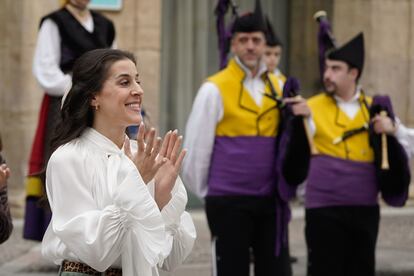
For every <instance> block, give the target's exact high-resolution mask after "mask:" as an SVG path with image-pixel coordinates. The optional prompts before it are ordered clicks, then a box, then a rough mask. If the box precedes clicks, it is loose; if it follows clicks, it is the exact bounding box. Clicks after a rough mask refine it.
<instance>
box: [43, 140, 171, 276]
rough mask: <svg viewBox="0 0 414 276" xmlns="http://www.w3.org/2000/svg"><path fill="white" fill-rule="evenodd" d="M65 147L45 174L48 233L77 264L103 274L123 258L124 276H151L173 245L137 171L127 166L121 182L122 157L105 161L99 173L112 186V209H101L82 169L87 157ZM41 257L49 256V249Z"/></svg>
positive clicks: (86, 172)
mask: <svg viewBox="0 0 414 276" xmlns="http://www.w3.org/2000/svg"><path fill="white" fill-rule="evenodd" d="M65 147H66V146H63V147H61V148H59V149H58V150H56V151H55V153H54V154H53V155H52V157H51V158H50V161H49V163H48V167H47V172H46V174H47V176H46V177H47V178H46V185H47V195H48V198H49V201H50V205H51V208H52V212H53V217H52V222H51V225H49V228H50V227H51V228H52V229H51V232H52V233H54V234H55V235H56V236H57V237H58V238H59V239H60V240H61V242H62V243H63V244H64V245H65V246H66V247H67V248H68V250H70V251H71V252H73V253H74V254H75V255H76V256H77V257H78V258H79V260H80V261H81V262H84V263H86V264H88V265H89V266H91V267H92V268H94V269H96V270H98V271H104V270H106V269H107V268H108V267H109V266H111V265H112V264H113V263H114V262H115V260H116V259H117V258H118V257H119V256H121V257H122V269H123V273H124V275H138V276H141V275H151V271H152V268H153V267H155V266H156V265H157V264H158V263H159V262H160V261H162V259H164V258H165V257H166V256H167V255H168V253H169V252H170V250H171V245H168V244H169V242H168V240H167V238H166V237H167V235H166V232H165V226H164V222H163V217H162V216H161V213H160V211H159V209H158V207H157V205H156V203H155V201H154V200H153V198H152V196H151V194H150V193H149V190H148V188H147V186H146V185H145V184H144V182H143V181H142V178H141V176H140V175H139V173H138V170H137V169H136V168H135V167H134V165H133V164H132V162H130V163H131V164H130V166H131V168H130V169H129V170H127V171H128V173H127V175H126V176H125V177H123V178H122V179H119V177H117V175H116V172H117V169H118V168H119V164H120V160H119V158H121V157H120V156H117V155H113V156H111V157H108V158H109V159H110V161H109V162H108V166H107V167H108V168H105V170H107V171H104V172H101V173H102V174H103V175H104V176H105V177H106V179H112V180H113V182H116V183H109V185H110V186H111V189H110V190H111V193H110V197H111V201H112V204H110V205H107V206H106V207H104V208H103V209H100V208H98V207H97V204H96V202H95V200H94V194H93V193H92V192H91V188H90V185H91V183H93V179H91V177H90V174H89V171H90V168H88V167H87V166H85V159H87V158H85V156H82V155H81V154H80V153H79V152H77V151H74V150H73V149H72V150H71V149H66V148H65ZM111 174H115V177H113V175H112V176H111ZM96 184H98V185H105V183H96ZM96 184H94V185H96ZM47 233H48V232H47ZM44 240H45V239H44ZM46 240H47V237H46ZM43 254H44V255H45V256H46V257H47V255H48V254H53V252H48V247H47V244H44V245H43ZM52 258H53V257H52Z"/></svg>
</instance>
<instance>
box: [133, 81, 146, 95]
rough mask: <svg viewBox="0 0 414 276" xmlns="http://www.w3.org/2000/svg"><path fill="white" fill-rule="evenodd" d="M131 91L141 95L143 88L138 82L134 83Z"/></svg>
mask: <svg viewBox="0 0 414 276" xmlns="http://www.w3.org/2000/svg"><path fill="white" fill-rule="evenodd" d="M131 93H132V94H133V95H140V96H141V95H143V94H144V90H143V89H142V87H141V85H139V84H138V83H137V84H136V85H135V87H134V88H133V89H132V91H131Z"/></svg>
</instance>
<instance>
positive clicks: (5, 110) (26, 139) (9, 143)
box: [0, 0, 58, 216]
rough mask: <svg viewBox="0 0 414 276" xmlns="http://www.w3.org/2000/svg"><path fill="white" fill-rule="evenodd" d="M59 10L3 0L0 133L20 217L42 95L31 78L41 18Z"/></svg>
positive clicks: (52, 3) (52, 4) (49, 0)
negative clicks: (28, 161) (28, 160)
mask: <svg viewBox="0 0 414 276" xmlns="http://www.w3.org/2000/svg"><path fill="white" fill-rule="evenodd" d="M57 7H58V2H57V1H56V0H42V1H31V0H20V1H13V0H3V1H2V9H0V37H1V41H0V72H1V74H0V132H1V133H2V136H3V143H4V150H3V154H4V156H5V157H6V158H7V162H8V164H9V166H10V168H11V169H12V177H11V178H10V181H9V196H10V204H11V206H12V212H13V214H14V215H15V216H21V215H22V212H23V206H24V204H23V203H24V180H25V175H26V173H27V159H28V156H29V153H30V149H31V145H32V140H33V135H34V131H35V128H36V125H37V117H38V110H39V107H40V101H41V98H42V95H43V92H42V91H41V90H40V88H39V87H38V85H37V83H36V81H35V79H34V77H33V75H32V57H33V51H34V45H35V42H36V35H37V30H38V25H39V19H40V17H41V16H42V15H44V14H46V13H47V12H50V11H51V10H52V9H55V8H57Z"/></svg>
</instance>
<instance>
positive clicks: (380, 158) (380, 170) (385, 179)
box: [369, 96, 411, 197]
mask: <svg viewBox="0 0 414 276" xmlns="http://www.w3.org/2000/svg"><path fill="white" fill-rule="evenodd" d="M369 113H370V118H374V117H375V116H376V115H380V116H388V117H390V118H391V120H392V121H393V122H394V123H395V115H394V111H393V108H392V104H391V100H390V98H389V97H388V96H375V97H374V98H373V101H372V103H371V106H370V108H369ZM369 139H370V144H371V146H372V148H373V150H374V156H375V167H376V173H377V178H378V182H379V188H380V190H381V193H382V194H383V195H385V196H391V197H392V196H398V195H402V194H404V193H407V191H408V185H409V184H410V180H411V173H410V167H409V161H408V156H407V153H406V151H405V149H404V147H403V146H402V145H401V144H400V143H399V142H398V140H397V138H396V137H395V136H394V135H387V134H385V133H382V134H377V133H375V131H374V128H373V125H372V123H371V124H370V127H369Z"/></svg>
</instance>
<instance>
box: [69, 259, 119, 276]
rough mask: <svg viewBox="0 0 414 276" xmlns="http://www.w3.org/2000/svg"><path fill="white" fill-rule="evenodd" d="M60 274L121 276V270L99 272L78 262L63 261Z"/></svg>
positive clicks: (113, 269)
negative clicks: (76, 273)
mask: <svg viewBox="0 0 414 276" xmlns="http://www.w3.org/2000/svg"><path fill="white" fill-rule="evenodd" d="M61 271H62V272H78V273H83V274H86V275H96V276H122V269H119V268H112V267H110V268H108V269H107V270H106V271H105V272H99V271H96V270H95V269H93V268H92V267H90V266H89V265H87V264H84V263H79V262H71V261H67V260H64V261H63V262H62V266H61Z"/></svg>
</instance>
